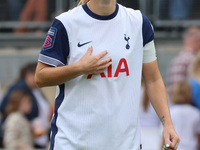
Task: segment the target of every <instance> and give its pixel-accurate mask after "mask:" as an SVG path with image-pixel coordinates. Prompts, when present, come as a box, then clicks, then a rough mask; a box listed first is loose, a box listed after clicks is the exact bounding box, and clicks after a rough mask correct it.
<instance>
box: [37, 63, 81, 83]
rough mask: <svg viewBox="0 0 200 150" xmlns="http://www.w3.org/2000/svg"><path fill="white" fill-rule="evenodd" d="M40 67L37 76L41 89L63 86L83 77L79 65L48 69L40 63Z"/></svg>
mask: <svg viewBox="0 0 200 150" xmlns="http://www.w3.org/2000/svg"><path fill="white" fill-rule="evenodd" d="M43 66H45V67H43ZM40 67H41V68H40V69H38V70H37V71H36V75H35V80H36V83H37V85H38V86H39V87H45V86H55V85H61V84H63V83H65V82H67V81H69V80H71V79H74V78H76V77H78V76H80V75H82V71H81V68H80V67H79V65H78V64H77V63H75V64H72V65H67V66H62V67H50V66H49V67H46V65H45V64H41V63H40Z"/></svg>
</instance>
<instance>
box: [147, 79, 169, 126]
mask: <svg viewBox="0 0 200 150" xmlns="http://www.w3.org/2000/svg"><path fill="white" fill-rule="evenodd" d="M146 88H147V93H148V96H149V99H150V101H151V103H152V105H153V107H154V109H155V111H156V113H157V114H158V116H159V118H160V120H161V122H162V124H163V125H164V126H165V125H166V124H167V125H171V124H172V123H171V117H170V113H169V107H168V101H167V94H166V90H165V86H164V83H163V80H162V78H161V77H159V78H158V79H157V80H155V81H153V82H150V83H147V84H146Z"/></svg>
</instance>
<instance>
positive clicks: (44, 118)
mask: <svg viewBox="0 0 200 150" xmlns="http://www.w3.org/2000/svg"><path fill="white" fill-rule="evenodd" d="M36 65H37V64H36V63H35V62H30V63H28V64H25V65H24V66H23V67H22V68H21V70H20V73H19V77H18V79H17V81H16V82H15V83H14V84H13V85H12V86H11V87H10V88H9V89H8V91H7V93H6V94H5V96H4V97H3V100H2V103H1V106H0V108H1V109H0V110H1V112H2V114H3V120H2V122H1V124H2V123H3V122H4V120H5V118H6V115H5V108H6V106H7V104H8V99H9V97H10V95H11V94H12V92H14V91H16V90H19V89H21V90H25V91H26V92H27V93H29V94H30V95H31V100H32V109H31V111H30V113H28V114H27V115H26V117H27V119H28V120H29V121H31V122H32V123H33V126H34V129H35V133H36V134H35V139H34V140H35V141H34V147H36V148H45V147H46V145H47V143H48V142H49V138H48V132H49V128H50V127H49V120H50V113H51V112H50V105H49V102H48V100H47V99H46V98H45V97H44V96H43V94H42V92H41V91H40V89H39V88H38V87H37V85H36V83H35V80H34V76H35V69H36ZM2 134H3V133H2ZM2 137H3V135H2Z"/></svg>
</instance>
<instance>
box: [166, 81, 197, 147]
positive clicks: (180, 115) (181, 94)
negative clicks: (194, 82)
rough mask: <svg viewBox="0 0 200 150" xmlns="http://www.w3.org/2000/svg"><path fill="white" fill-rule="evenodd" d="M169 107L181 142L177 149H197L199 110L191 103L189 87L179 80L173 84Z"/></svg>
mask: <svg viewBox="0 0 200 150" xmlns="http://www.w3.org/2000/svg"><path fill="white" fill-rule="evenodd" d="M171 101H172V103H173V106H172V107H171V109H170V112H171V117H172V122H173V125H174V128H175V129H176V131H177V133H178V135H179V136H180V138H181V142H180V144H179V147H178V149H177V150H198V148H199V147H200V111H199V110H198V109H197V108H196V107H194V106H192V105H191V102H192V99H191V87H190V85H189V83H188V82H186V81H180V82H178V83H176V84H175V85H174V88H173V90H172V94H171Z"/></svg>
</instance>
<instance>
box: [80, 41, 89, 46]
mask: <svg viewBox="0 0 200 150" xmlns="http://www.w3.org/2000/svg"><path fill="white" fill-rule="evenodd" d="M91 42H92V41H89V42H86V43H83V44H80V42H79V43H78V47H82V46H84V45H86V44H89V43H91Z"/></svg>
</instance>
